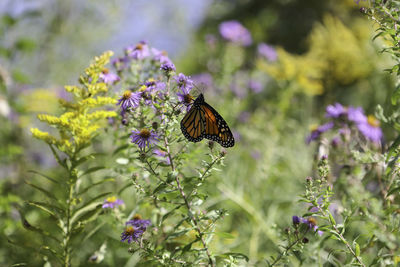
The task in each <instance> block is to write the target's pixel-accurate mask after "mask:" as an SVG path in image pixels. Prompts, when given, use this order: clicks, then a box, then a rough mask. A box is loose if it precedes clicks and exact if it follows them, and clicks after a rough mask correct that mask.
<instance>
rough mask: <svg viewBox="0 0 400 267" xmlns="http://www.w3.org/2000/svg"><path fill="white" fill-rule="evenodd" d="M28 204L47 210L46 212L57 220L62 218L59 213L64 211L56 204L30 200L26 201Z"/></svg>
mask: <svg viewBox="0 0 400 267" xmlns="http://www.w3.org/2000/svg"><path fill="white" fill-rule="evenodd" d="M26 204H28V205H30V206H33V207H37V208H39V209H41V210H43V211H45V212H46V213H48V214H50V215H51V216H52V217H53V218H54V219H57V220H58V219H60V218H59V217H60V216H59V215H62V214H63V213H64V212H63V210H62V209H60V208H58V207H56V206H54V205H51V204H48V203H45V202H37V201H28V202H26ZM60 212H61V213H60Z"/></svg>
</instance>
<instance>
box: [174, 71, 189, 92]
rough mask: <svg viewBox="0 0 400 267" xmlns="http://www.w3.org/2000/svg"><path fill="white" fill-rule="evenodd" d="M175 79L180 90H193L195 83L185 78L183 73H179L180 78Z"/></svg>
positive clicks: (187, 77) (175, 77)
mask: <svg viewBox="0 0 400 267" xmlns="http://www.w3.org/2000/svg"><path fill="white" fill-rule="evenodd" d="M174 79H175V81H176V84H177V85H178V87H179V89H182V90H183V89H186V90H189V91H190V90H191V89H192V88H193V81H192V80H191V79H190V77H189V76H185V75H184V74H183V73H179V74H178V76H174Z"/></svg>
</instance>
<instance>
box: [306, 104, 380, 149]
mask: <svg viewBox="0 0 400 267" xmlns="http://www.w3.org/2000/svg"><path fill="white" fill-rule="evenodd" d="M325 117H327V118H330V119H331V121H329V122H327V123H325V124H323V125H321V126H319V127H317V128H316V129H314V130H312V131H311V134H310V135H309V136H308V137H307V139H306V142H307V143H310V142H311V141H313V140H317V139H318V138H320V136H321V134H323V133H324V132H326V131H328V130H331V129H333V128H334V127H335V126H336V127H338V128H339V134H341V135H347V134H349V133H350V129H351V128H350V127H351V126H352V125H355V126H356V128H357V129H358V131H359V132H360V133H361V134H362V135H363V136H364V137H365V138H366V139H368V140H370V141H372V142H374V143H380V141H381V140H382V138H383V133H382V129H381V128H380V127H379V121H378V120H377V119H376V118H375V117H374V116H372V115H369V116H366V115H365V114H364V111H363V109H362V108H361V107H356V108H355V107H352V106H350V107H344V106H342V105H341V104H339V103H336V104H334V105H329V106H328V107H327V108H326V114H325ZM334 140H336V142H337V140H338V138H335V139H334Z"/></svg>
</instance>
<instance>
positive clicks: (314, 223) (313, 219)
mask: <svg viewBox="0 0 400 267" xmlns="http://www.w3.org/2000/svg"><path fill="white" fill-rule="evenodd" d="M307 221H308V223H309V224H310V225H312V226H315V225H317V220H316V219H315V218H313V217H310V218H308V220H307Z"/></svg>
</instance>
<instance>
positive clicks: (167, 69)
mask: <svg viewBox="0 0 400 267" xmlns="http://www.w3.org/2000/svg"><path fill="white" fill-rule="evenodd" d="M160 69H161V70H163V71H164V72H165V73H170V72H173V71H176V68H175V65H174V63H163V64H162V65H161V67H160Z"/></svg>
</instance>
